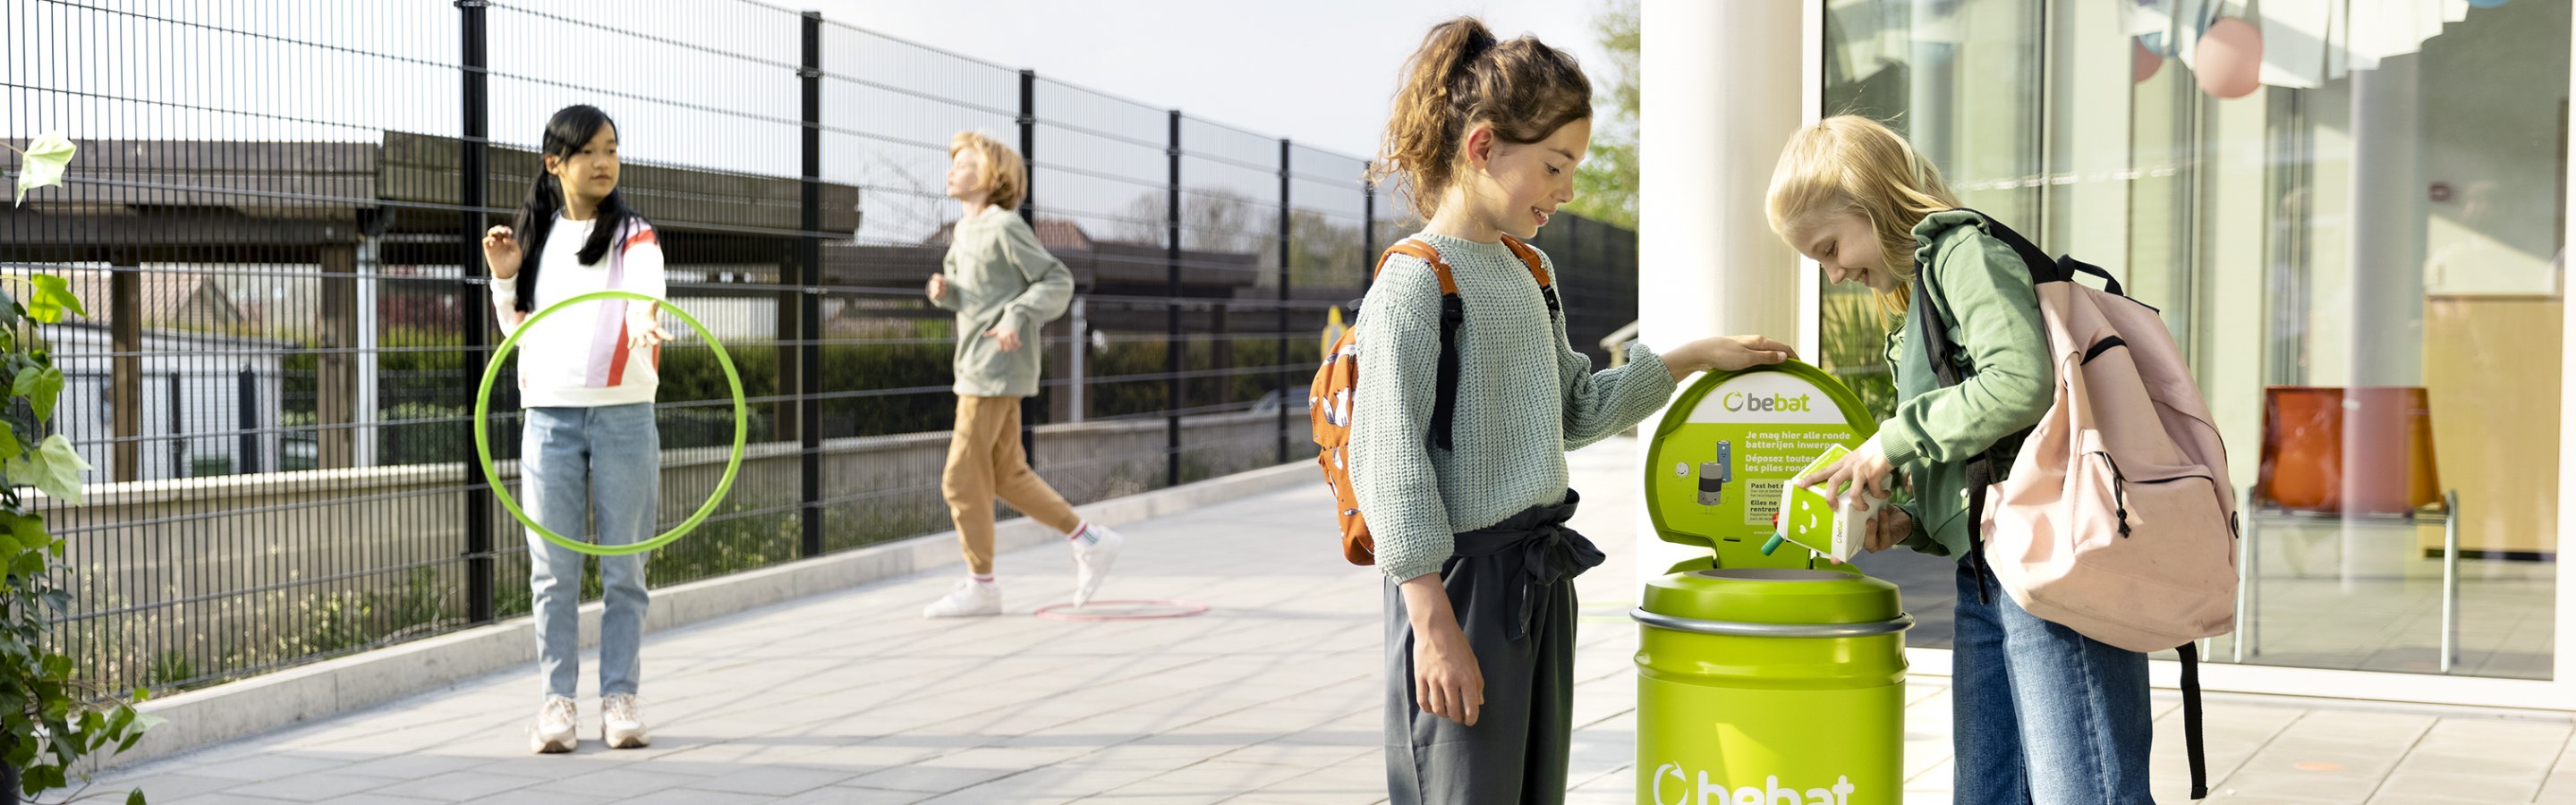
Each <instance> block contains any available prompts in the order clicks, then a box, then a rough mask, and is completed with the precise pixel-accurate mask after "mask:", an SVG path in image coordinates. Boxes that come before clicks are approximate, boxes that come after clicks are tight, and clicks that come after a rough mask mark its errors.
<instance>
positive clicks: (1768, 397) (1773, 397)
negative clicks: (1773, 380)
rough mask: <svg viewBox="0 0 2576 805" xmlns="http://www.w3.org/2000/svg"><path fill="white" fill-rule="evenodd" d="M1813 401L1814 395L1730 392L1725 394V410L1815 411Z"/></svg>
mask: <svg viewBox="0 0 2576 805" xmlns="http://www.w3.org/2000/svg"><path fill="white" fill-rule="evenodd" d="M1815 399H1816V398H1815V395H1811V394H1800V395H1798V396H1795V397H1791V396H1789V395H1786V394H1746V393H1744V392H1741V391H1730V392H1727V393H1726V410H1729V411H1813V410H1816V408H1815Z"/></svg>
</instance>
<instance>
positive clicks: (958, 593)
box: [921, 579, 1002, 618]
mask: <svg viewBox="0 0 2576 805" xmlns="http://www.w3.org/2000/svg"><path fill="white" fill-rule="evenodd" d="M999 614H1002V585H999V584H994V583H992V582H989V581H976V580H974V579H959V580H958V581H957V589H955V590H950V591H949V592H948V595H946V596H944V597H941V598H940V599H939V600H937V601H932V602H930V606H927V607H923V608H922V610H921V616H922V617H924V618H971V617H976V616H979V615H999Z"/></svg>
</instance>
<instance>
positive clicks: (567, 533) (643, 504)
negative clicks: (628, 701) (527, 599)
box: [519, 403, 662, 697]
mask: <svg viewBox="0 0 2576 805" xmlns="http://www.w3.org/2000/svg"><path fill="white" fill-rule="evenodd" d="M519 438H520V452H519V478H520V481H519V486H520V488H521V490H522V491H521V493H520V501H521V504H522V505H523V506H524V507H525V509H526V510H527V513H528V517H529V518H530V519H533V520H536V521H537V523H538V524H540V525H543V526H545V527H546V530H548V531H552V532H555V533H556V534H557V535H560V536H563V537H566V538H569V539H573V540H579V541H586V542H593V543H597V544H600V545H627V544H632V543H637V542H642V541H644V540H646V539H650V538H652V536H653V527H654V525H655V521H656V520H657V519H658V515H659V514H660V509H661V499H662V496H661V487H662V434H661V432H660V431H659V430H656V429H655V427H654V424H653V406H652V404H650V403H637V404H634V405H614V406H608V407H604V408H530V409H527V425H526V427H525V429H524V430H523V431H522V432H521V434H520V437H519ZM594 522H595V523H596V524H597V525H598V529H597V531H596V532H594V531H593V530H592V529H591V528H589V527H588V526H589V525H590V524H592V523H594ZM583 557H584V554H582V553H581V552H579V551H575V550H573V549H571V548H566V547H564V546H561V545H556V544H554V543H553V542H552V541H549V540H547V539H546V538H545V537H541V536H538V535H537V532H535V531H529V532H528V585H529V586H530V587H531V588H533V589H534V591H535V593H536V596H535V602H534V609H535V611H536V621H537V673H538V676H539V677H540V678H541V679H542V680H543V681H544V684H545V693H546V695H549V696H565V697H569V696H572V695H573V691H574V688H575V686H576V685H577V684H578V683H579V682H580V680H581V571H582V564H581V563H582V559H583ZM599 580H600V586H601V587H602V588H603V596H602V597H603V598H605V599H606V601H607V611H606V612H605V613H603V614H602V615H601V616H600V619H599V692H600V694H601V695H612V694H619V693H634V692H636V685H637V682H638V680H639V678H640V677H641V676H642V674H643V663H642V660H641V659H640V658H639V656H638V655H639V654H640V652H641V650H642V649H643V642H644V607H645V605H646V604H647V603H649V602H650V601H651V600H652V598H651V596H650V595H649V594H647V593H646V592H645V591H644V554H640V553H639V554H628V555H625V556H603V557H599Z"/></svg>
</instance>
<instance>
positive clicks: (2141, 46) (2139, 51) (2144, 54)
mask: <svg viewBox="0 0 2576 805" xmlns="http://www.w3.org/2000/svg"><path fill="white" fill-rule="evenodd" d="M2164 68H2165V57H2164V56H2163V54H2159V53H2157V52H2155V51H2152V50H2148V49H2147V43H2145V42H2141V41H2138V40H2136V39H2131V40H2129V80H2130V81H2133V82H2136V83H2140V84H2144V83H2147V79H2150V78H2154V77H2156V71H2159V70H2163V69H2164Z"/></svg>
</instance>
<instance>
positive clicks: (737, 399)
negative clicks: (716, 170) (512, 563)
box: [474, 291, 751, 556]
mask: <svg viewBox="0 0 2576 805" xmlns="http://www.w3.org/2000/svg"><path fill="white" fill-rule="evenodd" d="M602 299H630V300H637V301H643V302H651V303H654V304H657V305H661V306H662V307H663V309H665V310H669V311H671V313H672V314H674V315H677V316H679V317H680V320H681V321H683V322H687V323H688V325H689V329H691V330H695V331H697V333H698V337H699V338H703V339H706V342H707V346H708V347H711V348H713V349H714V350H715V351H716V364H717V365H719V366H723V367H724V373H725V383H726V384H728V385H731V386H732V387H733V457H732V458H730V459H727V460H726V461H725V469H724V479H723V480H721V481H717V482H716V492H715V494H714V495H711V496H709V497H708V498H707V502H706V505H703V506H699V507H698V511H697V513H695V514H691V515H689V519H688V520H686V521H683V522H681V523H680V525H679V526H678V527H676V528H673V529H671V530H669V531H665V532H662V533H661V534H658V535H655V536H654V537H653V538H652V539H648V540H645V541H643V542H637V543H631V544H626V545H596V544H592V543H588V542H582V541H580V540H576V539H572V538H569V537H565V536H564V535H562V534H557V533H555V532H553V531H548V530H546V527H545V526H541V525H538V524H537V521H535V520H532V519H529V517H528V513H527V512H526V511H524V510H522V509H520V508H519V500H518V498H514V497H511V496H510V490H509V488H508V487H504V486H502V485H501V472H500V470H498V469H495V468H494V467H493V466H492V433H491V430H492V429H491V428H490V426H488V425H487V424H486V423H485V418H486V417H487V416H489V415H490V414H491V411H492V381H493V380H495V379H497V378H499V377H500V376H501V359H502V358H505V357H508V356H509V354H510V350H511V349H513V348H516V347H517V346H518V345H519V337H520V336H524V335H527V334H528V331H529V330H530V329H531V328H533V327H534V326H535V325H536V323H537V322H538V321H540V320H542V319H544V318H545V317H547V316H552V315H554V314H555V312H556V311H560V310H563V309H564V308H567V307H571V306H573V305H575V304H579V303H582V302H592V301H598V300H602ZM750 423H751V406H750V405H749V404H748V403H747V402H746V401H745V400H744V399H743V395H742V374H741V373H740V372H737V371H735V370H734V368H733V356H732V355H730V354H727V353H726V352H725V348H724V344H722V343H719V342H717V341H716V337H715V334H713V333H709V332H707V326H706V325H705V324H701V323H699V322H698V318H697V317H696V316H691V315H689V312H688V311H685V310H681V309H680V308H679V307H678V306H675V305H672V304H670V303H668V302H664V301H662V300H660V299H655V298H653V297H651V296H646V295H644V294H640V293H636V292H633V291H593V292H590V293H586V294H582V295H580V296H576V297H573V298H571V299H566V300H563V301H561V302H557V303H555V304H553V305H551V306H549V307H547V308H546V309H544V310H540V311H537V315H534V316H529V317H528V319H527V320H526V321H523V322H520V323H519V327H518V329H517V330H515V331H512V332H511V333H510V337H509V338H505V339H502V340H501V348H500V349H499V350H496V351H494V352H493V353H492V362H491V365H490V366H487V367H484V369H483V385H482V387H480V388H477V389H475V391H474V455H475V457H476V458H479V459H481V460H482V462H483V480H484V482H485V483H487V484H490V485H491V487H492V496H493V497H496V498H500V499H501V508H504V509H508V510H510V516H511V517H512V518H515V519H517V520H518V521H519V523H520V524H521V525H525V526H527V527H528V530H529V531H533V532H536V534H537V536H541V537H545V538H546V539H547V540H548V541H551V542H553V543H554V544H557V545H561V546H564V547H566V548H571V549H573V550H575V551H580V552H582V553H586V554H590V555H592V556H625V555H627V554H636V553H643V552H645V551H649V550H653V549H655V548H659V547H662V546H664V545H669V544H671V541H672V540H676V539H679V538H680V537H681V536H682V535H685V534H687V533H689V532H690V531H692V530H695V529H696V528H697V527H698V524H699V523H702V522H706V519H707V515H710V514H714V513H715V510H716V506H717V505H719V504H722V503H723V502H724V499H725V495H726V493H729V492H731V491H733V479H734V475H735V473H738V472H740V471H741V470H742V447H743V442H744V441H745V440H746V439H747V438H748V437H749V436H750V435H751V428H750Z"/></svg>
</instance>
